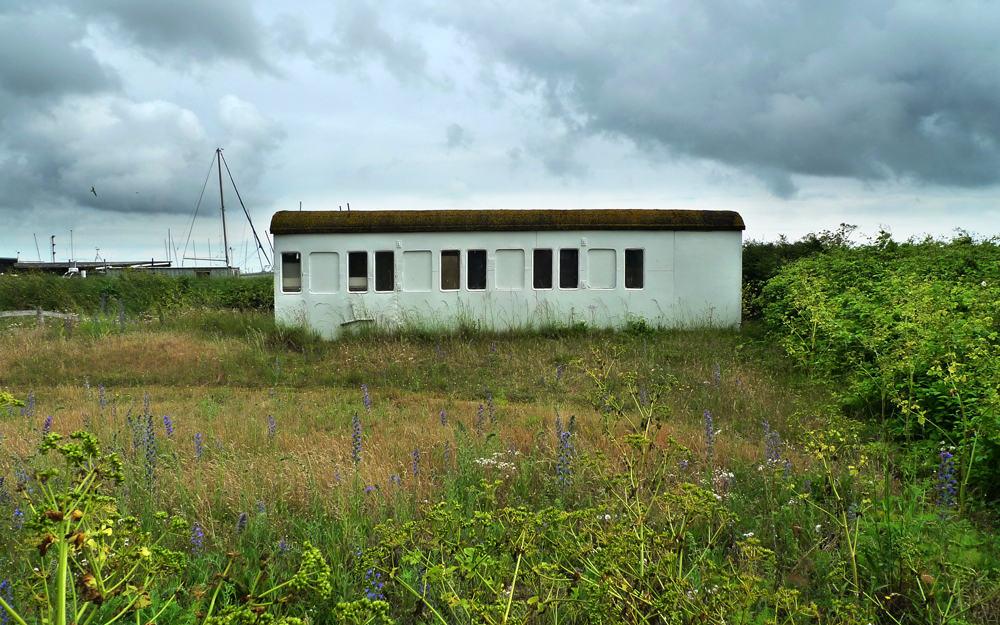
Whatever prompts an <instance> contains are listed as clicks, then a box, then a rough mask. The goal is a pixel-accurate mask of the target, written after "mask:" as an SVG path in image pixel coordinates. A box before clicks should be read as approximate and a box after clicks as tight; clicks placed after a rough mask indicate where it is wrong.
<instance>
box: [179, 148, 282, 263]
mask: <svg viewBox="0 0 1000 625" xmlns="http://www.w3.org/2000/svg"><path fill="white" fill-rule="evenodd" d="M223 165H225V167H226V174H227V175H228V176H229V181H230V183H231V184H232V185H233V190H234V191H235V192H236V198H237V199H238V200H239V202H240V207H241V208H242V209H243V214H244V215H245V216H246V218H247V222H248V223H249V224H250V230H251V231H252V232H253V236H254V241H255V242H256V244H257V246H256V249H255V250H254V251H255V252H256V253H257V257H258V260H261V256H263V260H261V270H262V271H270V267H271V259H270V258H269V257H268V255H267V250H265V249H264V246H263V245H262V244H261V242H260V237H259V236H258V235H257V229H256V228H254V225H253V220H252V219H251V218H250V212H249V211H248V210H247V208H246V206H245V205H244V204H243V198H242V197H241V196H240V191H239V189H237V188H236V181H235V180H234V179H233V174H232V172H231V171H230V170H229V163H227V162H226V158H225V156H223V155H222V148H216V149H215V157H214V158H213V160H212V167H211V168H209V175H208V176H207V177H206V178H205V184H204V185H203V186H202V189H201V195H200V196H199V198H198V204H197V205H196V206H195V210H194V215H193V216H192V217H191V224H190V226H189V227H188V238H187V242H186V243H185V244H184V255H182V256H181V260H182V261H184V260H193V261H199V262H211V263H217V262H225V267H226V270H227V272H230V273H234V274H235V273H238V272H239V268H238V267H234V266H233V261H232V257H231V250H230V248H229V233H228V230H227V227H226V198H225V194H224V193H223V188H224V185H223V178H222V167H223ZM213 168H214V169H216V170H217V171H218V177H219V210H220V213H221V217H222V245H223V252H224V254H223V255H224V258H221V259H220V258H214V257H211V244H209V246H210V247H209V257H206V258H199V257H198V256H197V251H196V248H192V253H193V254H194V256H186V254H187V246H188V243H190V242H191V232H192V231H193V229H194V221H195V219H196V218H197V216H198V209H199V208H200V207H201V200H202V198H203V197H204V196H205V189H206V188H207V186H208V180H209V178H210V177H211V174H212V169H213ZM268 246H269V247H271V242H270V240H268ZM271 253H272V254H273V253H274V248H273V247H271ZM196 273H198V272H197V270H196Z"/></svg>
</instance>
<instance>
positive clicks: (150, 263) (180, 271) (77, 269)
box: [0, 258, 240, 278]
mask: <svg viewBox="0 0 1000 625" xmlns="http://www.w3.org/2000/svg"><path fill="white" fill-rule="evenodd" d="M3 260H4V259H0V268H2V267H3V266H4V265H3ZM10 260H14V261H15V262H14V263H13V264H12V265H11V267H10V269H9V270H8V271H13V272H21V273H24V272H29V271H40V272H43V273H55V274H58V275H61V276H80V277H86V276H87V275H88V274H101V275H109V276H114V275H120V274H121V273H122V272H123V271H126V270H132V271H144V272H147V273H155V274H158V275H165V276H171V277H178V276H191V277H199V278H219V277H226V276H238V275H240V270H239V268H238V267H225V266H212V267H174V266H172V263H171V261H168V260H147V261H117V262H107V261H77V260H67V261H55V262H34V261H22V260H18V259H16V258H15V259H10ZM0 271H3V270H2V269H0Z"/></svg>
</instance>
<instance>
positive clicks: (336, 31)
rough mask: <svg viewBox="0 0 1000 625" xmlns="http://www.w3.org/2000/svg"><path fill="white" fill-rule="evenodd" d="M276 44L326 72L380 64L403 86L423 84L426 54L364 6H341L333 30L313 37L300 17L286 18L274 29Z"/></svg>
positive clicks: (276, 23) (359, 4) (352, 70)
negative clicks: (391, 29)
mask: <svg viewBox="0 0 1000 625" xmlns="http://www.w3.org/2000/svg"><path fill="white" fill-rule="evenodd" d="M273 30H274V39H275V41H276V43H277V44H278V45H279V46H280V47H281V48H283V49H284V50H286V51H289V52H295V53H302V54H305V55H307V56H308V57H309V58H311V59H312V60H313V61H314V62H315V63H317V64H318V65H320V66H322V67H324V68H326V69H327V70H330V71H334V72H338V73H347V72H358V71H361V70H362V68H363V67H364V65H365V64H366V63H369V62H372V61H375V62H378V63H381V64H382V65H383V66H384V67H385V69H386V71H388V72H389V73H390V74H392V76H393V77H394V78H396V79H397V80H398V81H400V82H402V83H413V82H421V81H423V80H426V78H427V76H426V65H427V53H426V51H425V50H424V49H423V47H422V46H421V45H420V44H419V43H417V42H416V41H413V40H411V39H407V38H406V37H402V36H394V35H393V34H392V33H390V32H389V30H388V29H386V27H385V26H384V25H383V24H382V21H381V19H380V16H379V13H377V12H376V11H375V10H374V9H372V8H371V7H370V6H368V5H367V4H364V3H360V2H343V3H341V4H340V7H339V9H338V12H337V17H336V19H335V20H334V24H333V27H332V29H331V30H330V31H329V32H328V33H326V34H324V35H322V36H319V37H312V36H311V33H310V31H309V29H308V27H307V24H306V22H305V20H304V19H303V18H302V17H299V16H295V15H289V14H285V15H282V16H280V17H279V18H278V19H277V20H276V21H275V23H274V25H273Z"/></svg>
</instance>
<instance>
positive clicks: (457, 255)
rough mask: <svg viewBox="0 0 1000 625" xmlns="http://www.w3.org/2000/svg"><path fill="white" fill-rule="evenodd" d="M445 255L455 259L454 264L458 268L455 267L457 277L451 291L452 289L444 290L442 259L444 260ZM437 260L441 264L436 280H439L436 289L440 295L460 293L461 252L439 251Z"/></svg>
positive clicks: (454, 250) (451, 250)
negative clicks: (439, 290) (455, 263)
mask: <svg viewBox="0 0 1000 625" xmlns="http://www.w3.org/2000/svg"><path fill="white" fill-rule="evenodd" d="M445 254H447V255H448V257H449V258H451V257H454V258H455V259H456V262H457V263H458V267H456V274H457V275H456V276H455V288H453V289H452V288H448V289H446V288H445V286H444V279H445V274H444V259H445ZM438 259H439V261H440V263H441V265H440V271H439V273H440V275H439V276H438V278H439V279H438V288H440V289H441V292H442V293H454V292H455V291H461V290H462V250H460V249H449V250H441V253H440V254H438ZM449 277H450V276H449Z"/></svg>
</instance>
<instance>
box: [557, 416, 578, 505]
mask: <svg viewBox="0 0 1000 625" xmlns="http://www.w3.org/2000/svg"><path fill="white" fill-rule="evenodd" d="M570 423H571V426H570V427H569V428H567V429H566V430H563V425H562V419H561V418H560V417H559V414H558V413H556V452H557V455H558V459H557V461H556V480H557V481H558V482H559V488H561V489H564V488H566V487H567V486H571V485H572V484H573V457H574V456H575V454H576V452H575V450H574V449H573V443H572V442H571V441H570V436H572V432H571V431H570V430H571V429H572V423H573V418H572V417H571V419H570Z"/></svg>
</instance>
